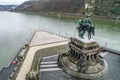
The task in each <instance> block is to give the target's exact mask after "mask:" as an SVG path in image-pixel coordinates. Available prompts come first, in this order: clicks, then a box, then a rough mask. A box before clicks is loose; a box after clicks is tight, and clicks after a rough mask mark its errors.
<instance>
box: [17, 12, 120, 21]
mask: <svg viewBox="0 0 120 80" xmlns="http://www.w3.org/2000/svg"><path fill="white" fill-rule="evenodd" d="M17 12H20V13H27V14H28V13H29V14H38V15H42V16H53V17H58V18H60V17H67V18H69V17H72V18H81V17H82V18H83V17H84V16H85V15H84V14H79V13H59V12H29V11H17ZM91 18H101V19H111V20H118V21H119V20H120V15H118V16H99V15H91ZM119 22H120V21H119Z"/></svg>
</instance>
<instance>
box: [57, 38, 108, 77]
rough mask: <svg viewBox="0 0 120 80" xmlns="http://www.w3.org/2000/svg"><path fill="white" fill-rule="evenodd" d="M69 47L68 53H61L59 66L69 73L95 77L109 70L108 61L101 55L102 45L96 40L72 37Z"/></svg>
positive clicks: (77, 75) (76, 75)
mask: <svg viewBox="0 0 120 80" xmlns="http://www.w3.org/2000/svg"><path fill="white" fill-rule="evenodd" d="M69 48H70V49H69V51H68V53H65V54H60V55H59V58H58V63H59V66H60V67H61V68H62V69H63V70H64V71H65V72H67V73H68V74H70V75H72V76H75V77H79V78H84V79H93V78H98V77H101V76H102V75H103V74H104V73H105V72H106V71H107V70H108V65H107V62H106V61H105V60H104V58H103V57H101V56H100V55H99V53H100V46H99V45H98V44H97V43H96V42H95V41H94V40H89V41H86V40H79V39H76V38H74V39H73V38H71V41H70V42H69Z"/></svg>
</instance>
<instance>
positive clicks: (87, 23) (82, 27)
mask: <svg viewBox="0 0 120 80" xmlns="http://www.w3.org/2000/svg"><path fill="white" fill-rule="evenodd" d="M89 17H90V15H89V14H86V15H85V19H84V20H79V26H78V27H77V28H76V29H78V33H79V35H78V36H79V37H80V38H83V39H84V37H83V36H84V34H85V32H86V31H87V32H88V39H89V40H90V39H91V35H93V36H94V35H95V34H94V30H95V27H94V25H93V24H92V22H91V20H90V18H89Z"/></svg>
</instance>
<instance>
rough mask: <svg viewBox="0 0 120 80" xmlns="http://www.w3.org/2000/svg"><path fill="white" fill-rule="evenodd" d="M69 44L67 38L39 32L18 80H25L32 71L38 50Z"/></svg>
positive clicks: (32, 43) (31, 45)
mask: <svg viewBox="0 0 120 80" xmlns="http://www.w3.org/2000/svg"><path fill="white" fill-rule="evenodd" d="M67 43H68V40H67V39H65V38H62V37H60V36H57V35H51V34H49V33H46V32H39V31H37V32H36V33H35V35H34V36H33V38H32V40H31V43H30V49H29V51H28V53H27V56H26V58H25V60H24V62H23V65H22V67H21V69H20V71H19V73H18V76H17V78H16V80H25V77H26V74H27V73H28V72H29V71H30V68H31V65H32V61H33V58H34V55H35V53H36V52H37V51H38V50H40V49H44V48H49V47H53V46H60V45H64V44H67Z"/></svg>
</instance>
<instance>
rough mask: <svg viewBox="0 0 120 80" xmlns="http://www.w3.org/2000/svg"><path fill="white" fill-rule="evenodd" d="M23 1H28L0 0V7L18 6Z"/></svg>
mask: <svg viewBox="0 0 120 80" xmlns="http://www.w3.org/2000/svg"><path fill="white" fill-rule="evenodd" d="M25 1H28V0H0V5H1V4H2V5H9V4H15V5H19V4H21V3H23V2H25Z"/></svg>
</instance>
